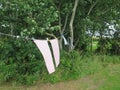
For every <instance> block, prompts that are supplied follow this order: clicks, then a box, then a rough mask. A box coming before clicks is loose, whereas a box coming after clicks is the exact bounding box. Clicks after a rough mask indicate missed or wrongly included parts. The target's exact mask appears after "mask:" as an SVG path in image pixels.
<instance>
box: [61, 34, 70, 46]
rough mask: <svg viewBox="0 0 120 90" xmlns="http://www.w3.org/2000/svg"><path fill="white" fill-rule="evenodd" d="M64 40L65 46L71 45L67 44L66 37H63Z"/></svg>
mask: <svg viewBox="0 0 120 90" xmlns="http://www.w3.org/2000/svg"><path fill="white" fill-rule="evenodd" d="M62 38H63V40H64V44H65V45H69V43H68V42H67V40H66V38H65V36H64V35H62Z"/></svg>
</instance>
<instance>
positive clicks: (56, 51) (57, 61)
mask: <svg viewBox="0 0 120 90" xmlns="http://www.w3.org/2000/svg"><path fill="white" fill-rule="evenodd" d="M50 43H51V46H52V51H53V55H54V59H55V64H56V67H58V65H59V64H60V50H59V43H58V39H53V40H50Z"/></svg>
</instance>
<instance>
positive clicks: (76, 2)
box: [69, 0, 79, 51]
mask: <svg viewBox="0 0 120 90" xmlns="http://www.w3.org/2000/svg"><path fill="white" fill-rule="evenodd" d="M78 1H79V0H75V4H74V7H73V11H72V16H71V20H70V24H69V26H70V40H71V42H70V49H69V50H70V51H71V50H73V49H74V45H73V42H74V30H73V21H74V18H75V13H76V9H77V6H78Z"/></svg>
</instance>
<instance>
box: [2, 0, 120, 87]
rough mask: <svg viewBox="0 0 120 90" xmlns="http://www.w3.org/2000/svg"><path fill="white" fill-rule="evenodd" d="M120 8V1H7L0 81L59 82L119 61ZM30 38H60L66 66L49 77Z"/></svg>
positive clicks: (3, 0)
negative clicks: (64, 41)
mask: <svg viewBox="0 0 120 90" xmlns="http://www.w3.org/2000/svg"><path fill="white" fill-rule="evenodd" d="M75 6H76V8H75ZM119 8H120V1H119V0H109V1H108V0H69V1H68V0H59V1H58V0H26V1H25V0H1V1H0V82H1V83H2V82H13V83H15V84H27V85H32V84H35V83H36V81H37V80H41V81H42V82H51V83H55V82H59V81H64V80H71V79H77V78H79V77H82V76H86V75H88V74H93V73H95V72H98V71H99V70H101V69H103V68H104V67H106V66H107V65H108V64H109V63H115V64H116V63H119V62H120V57H119V55H120V10H119ZM111 27H112V28H111ZM111 32H112V33H111ZM2 33H5V34H9V35H10V37H9V36H6V35H3V34H2ZM13 35H16V36H18V35H19V36H20V37H23V38H16V37H14V36H13ZM62 35H64V36H65V37H66V39H67V41H68V43H69V44H68V45H66V46H65V45H64V43H63V39H62ZM11 36H13V37H11ZM26 37H29V38H32V37H34V38H36V39H46V37H48V38H50V39H52V38H54V37H57V38H58V39H59V40H60V41H59V43H60V49H61V64H60V66H59V68H57V71H56V72H55V73H53V74H52V75H48V73H47V70H46V67H45V63H44V60H43V57H42V56H41V54H40V53H39V51H38V49H37V48H36V46H35V45H34V44H33V42H32V41H31V40H28V39H25V38H26ZM68 51H69V52H68Z"/></svg>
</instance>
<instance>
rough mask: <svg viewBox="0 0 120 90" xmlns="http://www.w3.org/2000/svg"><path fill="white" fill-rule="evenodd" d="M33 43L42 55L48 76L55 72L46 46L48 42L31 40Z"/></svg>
mask: <svg viewBox="0 0 120 90" xmlns="http://www.w3.org/2000/svg"><path fill="white" fill-rule="evenodd" d="M33 41H34V43H35V44H36V45H37V47H38V49H39V50H40V51H41V53H42V55H43V58H44V60H45V64H46V67H47V70H48V72H49V74H51V73H53V72H54V71H55V67H54V64H53V59H52V55H51V52H50V48H49V46H48V41H47V40H33Z"/></svg>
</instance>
